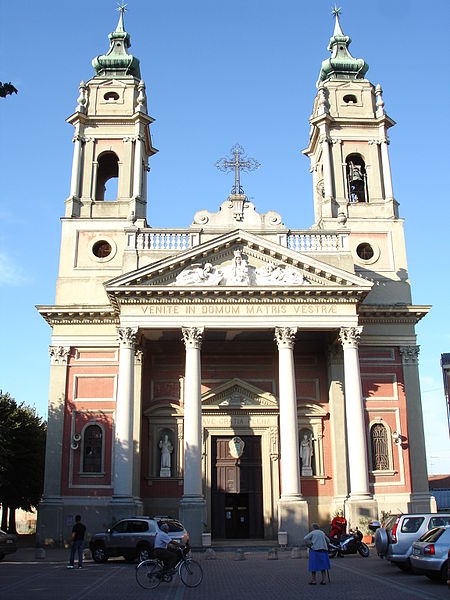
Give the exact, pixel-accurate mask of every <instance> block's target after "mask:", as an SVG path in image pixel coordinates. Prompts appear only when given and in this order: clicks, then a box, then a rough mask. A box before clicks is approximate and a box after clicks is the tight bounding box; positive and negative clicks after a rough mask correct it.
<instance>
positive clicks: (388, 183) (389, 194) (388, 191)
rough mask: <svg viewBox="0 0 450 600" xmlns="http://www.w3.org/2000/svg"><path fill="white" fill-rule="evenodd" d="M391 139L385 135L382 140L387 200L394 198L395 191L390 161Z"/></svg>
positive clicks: (382, 163)
mask: <svg viewBox="0 0 450 600" xmlns="http://www.w3.org/2000/svg"><path fill="white" fill-rule="evenodd" d="M388 144H389V140H388V139H387V138H386V137H385V138H384V139H383V140H382V141H381V144H380V145H381V165H382V169H383V182H384V196H385V198H386V200H392V199H393V198H394V191H393V189H392V174H391V164H390V162H389V151H388Z"/></svg>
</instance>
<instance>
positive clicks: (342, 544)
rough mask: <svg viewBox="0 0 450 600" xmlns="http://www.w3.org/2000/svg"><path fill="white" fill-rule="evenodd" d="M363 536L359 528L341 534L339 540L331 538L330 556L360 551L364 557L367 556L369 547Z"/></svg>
mask: <svg viewBox="0 0 450 600" xmlns="http://www.w3.org/2000/svg"><path fill="white" fill-rule="evenodd" d="M362 538H363V535H362V533H361V532H360V531H359V529H358V528H356V529H355V531H351V532H350V534H344V535H341V537H340V538H339V539H338V540H337V539H335V538H331V539H330V543H329V545H328V555H329V557H330V558H334V557H335V556H345V555H346V554H356V553H359V554H360V555H361V556H362V557H363V558H367V557H368V556H369V547H368V546H367V545H366V544H365V543H364V542H363V541H362Z"/></svg>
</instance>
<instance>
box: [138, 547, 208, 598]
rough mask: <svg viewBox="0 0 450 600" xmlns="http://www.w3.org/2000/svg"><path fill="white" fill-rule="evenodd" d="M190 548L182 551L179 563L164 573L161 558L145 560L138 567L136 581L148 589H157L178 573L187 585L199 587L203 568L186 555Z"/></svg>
mask: <svg viewBox="0 0 450 600" xmlns="http://www.w3.org/2000/svg"><path fill="white" fill-rule="evenodd" d="M188 551H189V550H188V549H186V548H185V549H184V550H183V551H181V552H180V559H179V561H178V562H177V564H176V565H175V566H174V567H173V568H172V569H169V570H168V571H166V572H165V573H164V564H163V562H162V561H161V560H158V559H155V558H151V559H148V560H143V561H142V562H140V563H139V564H138V566H137V567H136V581H137V582H138V584H139V585H140V586H141V587H143V588H144V589H147V590H152V589H155V588H157V587H158V586H159V584H160V583H161V582H162V581H164V582H166V583H170V582H171V581H172V578H173V576H174V575H175V574H176V573H177V571H178V575H179V577H180V579H181V581H182V582H183V584H184V585H185V586H187V587H191V588H194V587H197V586H199V585H200V584H201V582H202V580H203V569H202V567H201V566H200V564H199V563H198V562H197V561H195V560H193V559H192V558H189V557H188V556H186V554H187V552H188Z"/></svg>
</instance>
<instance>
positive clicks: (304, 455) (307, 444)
mask: <svg viewBox="0 0 450 600" xmlns="http://www.w3.org/2000/svg"><path fill="white" fill-rule="evenodd" d="M312 457H313V437H312V435H310V436H309V435H308V434H307V433H305V434H303V438H302V441H301V442H300V458H301V460H302V475H306V476H311V475H312V474H313V473H312Z"/></svg>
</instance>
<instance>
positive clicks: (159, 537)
mask: <svg viewBox="0 0 450 600" xmlns="http://www.w3.org/2000/svg"><path fill="white" fill-rule="evenodd" d="M159 529H160V531H158V533H157V534H156V537H155V548H154V556H155V558H159V559H160V560H162V562H163V564H164V569H163V573H167V571H169V570H170V569H172V568H173V567H174V566H175V565H176V564H177V562H178V559H179V550H178V548H184V546H183V545H182V544H180V543H179V542H177V541H176V540H173V539H172V538H171V537H170V536H169V535H168V531H169V526H168V525H167V523H163V524H162V525H160V527H159Z"/></svg>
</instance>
